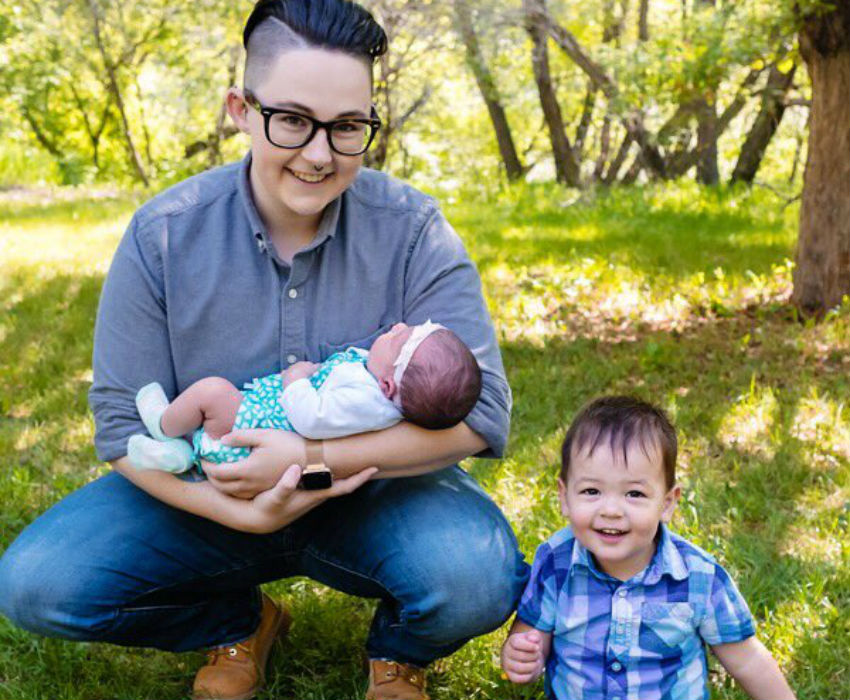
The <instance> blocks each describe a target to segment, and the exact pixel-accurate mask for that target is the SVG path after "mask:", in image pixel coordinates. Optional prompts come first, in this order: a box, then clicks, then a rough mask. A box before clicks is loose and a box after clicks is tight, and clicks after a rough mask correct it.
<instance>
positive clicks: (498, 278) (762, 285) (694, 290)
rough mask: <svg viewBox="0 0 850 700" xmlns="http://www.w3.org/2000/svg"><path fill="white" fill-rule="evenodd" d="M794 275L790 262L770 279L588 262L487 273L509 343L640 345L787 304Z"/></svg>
mask: <svg viewBox="0 0 850 700" xmlns="http://www.w3.org/2000/svg"><path fill="white" fill-rule="evenodd" d="M791 273H792V265H791V264H790V263H784V264H780V265H774V266H773V269H772V272H771V273H770V274H756V273H753V272H751V271H746V273H745V274H744V275H743V276H741V275H735V276H727V275H726V273H725V272H724V271H723V269H722V268H716V269H715V270H714V272H713V274H712V277H711V278H710V279H707V278H706V276H705V274H704V273H696V274H694V275H691V276H688V277H685V278H682V279H678V280H677V279H676V278H674V277H671V276H670V275H669V274H664V273H660V272H659V273H655V274H651V273H648V272H646V273H644V272H641V271H640V270H638V269H635V268H632V267H629V266H626V265H615V264H613V263H611V262H606V261H605V260H603V259H601V258H588V257H585V258H580V259H576V260H573V261H570V262H565V263H561V264H554V263H547V264H540V265H537V266H535V267H534V268H519V269H517V270H515V271H514V270H511V269H510V268H509V267H508V266H506V265H502V264H500V265H497V266H494V267H493V268H492V269H491V270H489V271H488V272H487V273H486V274H485V276H484V285H485V288H487V289H488V290H489V295H488V298H489V299H490V300H491V302H492V303H491V308H493V313H494V316H495V320H496V322H497V324H498V326H499V329H500V330H501V332H502V334H503V337H504V338H505V339H506V340H509V341H510V340H516V339H519V338H522V339H524V340H527V341H530V342H532V343H537V344H540V343H542V342H544V341H545V340H546V339H547V338H552V337H560V338H565V339H570V338H576V337H592V338H598V339H605V340H612V341H633V340H635V339H636V338H637V337H638V335H639V334H641V333H647V332H653V331H683V330H686V329H687V328H690V327H693V326H699V325H702V324H704V323H706V322H708V321H710V320H711V319H712V318H715V317H717V316H727V315H731V314H733V313H738V312H741V311H745V310H748V309H751V308H755V307H761V306H765V305H768V304H783V303H785V302H786V301H787V299H788V297H789V295H790V288H791V287H790V285H791Z"/></svg>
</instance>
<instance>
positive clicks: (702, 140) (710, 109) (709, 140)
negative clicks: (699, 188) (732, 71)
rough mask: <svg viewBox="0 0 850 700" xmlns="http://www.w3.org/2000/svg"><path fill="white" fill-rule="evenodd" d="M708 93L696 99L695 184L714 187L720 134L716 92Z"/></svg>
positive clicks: (706, 1)
mask: <svg viewBox="0 0 850 700" xmlns="http://www.w3.org/2000/svg"><path fill="white" fill-rule="evenodd" d="M700 3H701V4H702V5H705V6H706V7H709V8H714V7H716V6H717V3H716V1H715V0H700ZM706 89H707V90H708V86H706ZM710 92H711V93H712V94H711V95H710V96H706V95H701V96H700V97H698V98H697V99H696V117H697V182H699V183H700V184H703V185H716V184H717V183H718V182H719V181H720V171H719V169H718V167H717V139H718V137H719V136H720V134H719V133H718V132H717V106H716V105H715V98H714V94H715V93H716V91H715V90H713V89H712V90H710Z"/></svg>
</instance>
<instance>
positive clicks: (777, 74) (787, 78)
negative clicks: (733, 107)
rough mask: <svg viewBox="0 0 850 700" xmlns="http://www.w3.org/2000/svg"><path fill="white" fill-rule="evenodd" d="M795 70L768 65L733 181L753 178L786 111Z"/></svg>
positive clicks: (747, 180) (744, 180) (746, 180)
mask: <svg viewBox="0 0 850 700" xmlns="http://www.w3.org/2000/svg"><path fill="white" fill-rule="evenodd" d="M794 71H795V69H794V68H793V67H792V68H791V70H789V71H788V72H787V73H782V72H781V71H780V70H779V69H778V68H777V67H776V65H773V66H771V68H770V73H769V74H768V76H767V85H766V86H765V88H764V92H763V93H762V97H761V107H760V109H759V113H758V115H756V119H755V121H754V122H753V126H752V128H751V129H750V132H749V133H748V134H747V138H746V139H745V140H744V144H743V146H741V152H740V153H739V154H738V162H737V163H736V164H735V169H734V170H733V171H732V178H731V181H732V182H746V183H748V184H749V183H751V182H752V181H753V180H754V179H755V177H756V173H757V172H758V169H759V166H760V165H761V161H762V158H764V152H765V151H766V150H767V146H768V144H769V143H770V140H771V139H772V138H773V135H774V134H775V133H776V130H777V129H778V128H779V123H780V122H781V121H782V115H783V114H785V95H787V94H788V90H789V89H790V88H791V85H792V83H793V82H794Z"/></svg>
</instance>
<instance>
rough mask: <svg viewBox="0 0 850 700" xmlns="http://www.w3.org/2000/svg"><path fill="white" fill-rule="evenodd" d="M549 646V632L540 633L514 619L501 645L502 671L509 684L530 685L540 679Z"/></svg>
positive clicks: (550, 642)
mask: <svg viewBox="0 0 850 700" xmlns="http://www.w3.org/2000/svg"><path fill="white" fill-rule="evenodd" d="M551 646H552V633H551V632H541V631H540V630H538V629H536V628H534V627H532V626H531V625H527V624H526V623H524V622H523V621H522V620H520V619H515V620H514V623H513V625H511V631H510V632H508V638H507V639H506V640H505V643H504V644H503V645H502V657H501V660H502V669H503V670H504V671H505V674H506V675H507V677H508V680H509V681H511V683H531V682H533V681H536V680H537V679H538V678H540V676H541V675H542V673H543V669H544V668H545V667H546V658H547V657H548V656H549V650H550V648H551Z"/></svg>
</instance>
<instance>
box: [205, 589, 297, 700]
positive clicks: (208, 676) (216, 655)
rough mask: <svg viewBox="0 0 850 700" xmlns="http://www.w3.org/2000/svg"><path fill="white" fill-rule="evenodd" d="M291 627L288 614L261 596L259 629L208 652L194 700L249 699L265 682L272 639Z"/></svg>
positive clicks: (264, 596) (266, 597)
mask: <svg viewBox="0 0 850 700" xmlns="http://www.w3.org/2000/svg"><path fill="white" fill-rule="evenodd" d="M291 624H292V617H291V616H290V614H289V612H288V611H287V610H286V609H285V608H282V607H279V606H278V605H276V604H275V603H274V602H273V601H272V599H271V598H269V597H268V596H267V595H266V594H265V593H264V594H263V609H262V612H261V617H260V626H259V627H257V631H256V632H254V634H253V635H252V636H250V637H248V639H246V640H245V641H242V642H237V643H236V644H228V645H227V646H222V647H215V648H214V649H210V650H209V651H208V652H207V665H206V666H204V667H202V668H201V669H200V670H199V671H198V673H197V675H196V676H195V685H194V687H193V688H192V698H193V700H250V698H253V697H254V696H255V695H256V694H257V693H258V692H259V690H260V688H262V686H263V683H264V682H265V672H266V661H268V658H269V652H270V651H271V649H272V645H273V644H274V642H275V640H276V639H277V638H278V637H280V636H283V635H285V634H286V633H287V632H288V631H289V626H290V625H291Z"/></svg>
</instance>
